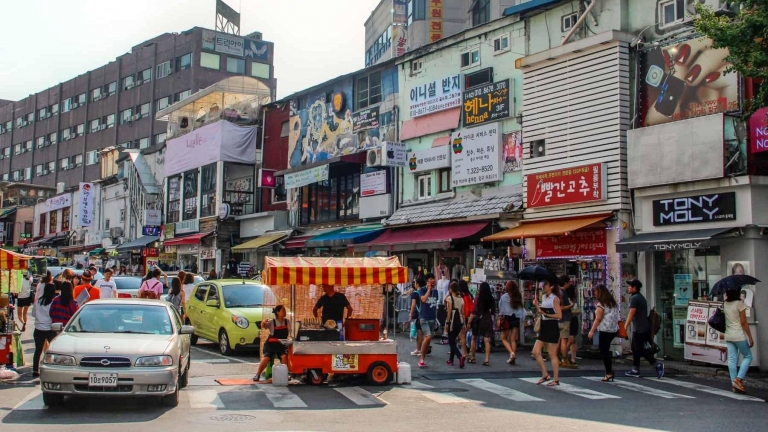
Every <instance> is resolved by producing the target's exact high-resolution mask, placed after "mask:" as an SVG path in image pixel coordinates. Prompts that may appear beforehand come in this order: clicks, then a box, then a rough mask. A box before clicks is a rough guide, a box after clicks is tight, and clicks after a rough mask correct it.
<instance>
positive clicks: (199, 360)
mask: <svg viewBox="0 0 768 432" xmlns="http://www.w3.org/2000/svg"><path fill="white" fill-rule="evenodd" d="M192 363H210V364H214V363H232V362H231V361H229V359H192Z"/></svg>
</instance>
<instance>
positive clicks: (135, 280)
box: [112, 277, 141, 290]
mask: <svg viewBox="0 0 768 432" xmlns="http://www.w3.org/2000/svg"><path fill="white" fill-rule="evenodd" d="M112 280H114V281H115V285H117V289H118V290H137V289H139V287H140V286H141V278H140V277H116V278H112Z"/></svg>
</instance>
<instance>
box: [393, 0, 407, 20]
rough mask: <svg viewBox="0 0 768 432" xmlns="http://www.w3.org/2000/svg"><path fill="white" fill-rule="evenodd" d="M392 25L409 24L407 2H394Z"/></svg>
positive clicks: (394, 0)
mask: <svg viewBox="0 0 768 432" xmlns="http://www.w3.org/2000/svg"><path fill="white" fill-rule="evenodd" d="M392 24H400V25H405V24H408V1H407V0H392Z"/></svg>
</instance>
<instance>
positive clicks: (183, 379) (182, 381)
mask: <svg viewBox="0 0 768 432" xmlns="http://www.w3.org/2000/svg"><path fill="white" fill-rule="evenodd" d="M190 366H192V353H189V355H188V356H187V368H186V369H184V373H183V374H181V376H180V377H179V387H181V388H185V387H186V386H187V385H189V367H190Z"/></svg>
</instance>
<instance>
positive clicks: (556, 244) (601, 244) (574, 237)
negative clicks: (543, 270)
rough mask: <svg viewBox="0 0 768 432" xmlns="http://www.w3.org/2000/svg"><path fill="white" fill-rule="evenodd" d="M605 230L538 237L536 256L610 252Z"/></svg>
mask: <svg viewBox="0 0 768 432" xmlns="http://www.w3.org/2000/svg"><path fill="white" fill-rule="evenodd" d="M606 245H607V240H606V232H605V230H589V231H574V232H572V233H571V234H570V235H567V236H559V237H538V238H537V239H536V258H537V259H539V258H558V257H571V256H595V255H606V254H608V247H607V246H606Z"/></svg>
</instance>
